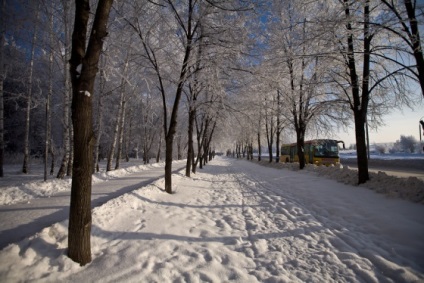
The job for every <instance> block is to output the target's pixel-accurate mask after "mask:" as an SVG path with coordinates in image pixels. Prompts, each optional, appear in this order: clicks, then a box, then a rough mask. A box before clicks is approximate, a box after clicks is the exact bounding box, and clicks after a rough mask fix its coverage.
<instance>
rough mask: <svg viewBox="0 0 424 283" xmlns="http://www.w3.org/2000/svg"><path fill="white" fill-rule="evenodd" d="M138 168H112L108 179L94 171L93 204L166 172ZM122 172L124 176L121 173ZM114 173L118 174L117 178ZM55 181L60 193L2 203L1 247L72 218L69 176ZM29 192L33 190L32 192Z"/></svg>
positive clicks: (178, 164) (177, 167)
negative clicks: (113, 169) (129, 170)
mask: <svg viewBox="0 0 424 283" xmlns="http://www.w3.org/2000/svg"><path fill="white" fill-rule="evenodd" d="M184 166H185V162H183V161H177V162H174V164H173V168H174V170H181V168H183V167H184ZM131 168H133V169H134V168H137V167H130V169H131ZM138 168H142V170H141V171H136V172H135V173H134V172H133V173H131V172H128V171H127V170H125V169H122V170H116V171H112V172H110V173H109V174H108V178H107V179H105V180H100V179H99V176H98V175H97V176H96V175H95V176H94V177H93V181H94V184H93V186H92V194H91V206H92V207H97V206H100V205H102V204H103V203H105V202H106V201H108V200H110V199H113V198H116V197H118V196H120V195H122V194H125V193H127V192H130V191H132V190H135V189H137V188H140V187H142V186H146V185H148V184H150V183H152V182H153V181H155V180H157V179H159V178H161V177H163V174H164V170H163V166H154V167H153V166H150V167H148V166H145V165H141V166H139V167H138ZM119 171H124V172H119ZM122 173H124V176H122V175H121V174H122ZM114 175H115V176H116V177H117V178H114V177H113V176H114ZM37 183H43V182H41V181H40V182H36V183H34V185H36V184H37ZM52 184H53V186H54V185H57V184H61V185H62V186H63V189H59V192H58V193H56V194H54V195H52V196H49V197H38V198H32V199H30V200H28V201H25V202H19V203H16V204H12V205H0V223H1V226H0V249H2V248H4V247H5V246H7V245H8V244H10V243H13V242H16V241H19V240H22V239H24V238H26V237H29V236H31V235H33V234H35V233H37V232H39V231H40V230H41V229H42V228H43V227H47V226H50V225H52V224H54V223H56V222H59V221H63V220H65V219H68V218H69V203H70V195H71V192H70V186H71V184H70V179H69V180H53V182H51V183H50V184H48V183H47V185H50V186H51V185H52ZM23 187H24V186H23ZM35 191H36V190H35ZM29 194H34V193H33V192H29Z"/></svg>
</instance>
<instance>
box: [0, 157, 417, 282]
mask: <svg viewBox="0 0 424 283" xmlns="http://www.w3.org/2000/svg"><path fill="white" fill-rule="evenodd" d="M264 165H267V166H264ZM156 166H163V164H159V165H156ZM276 166H278V167H284V168H275V167H276ZM306 169H307V170H302V171H299V170H297V169H296V168H295V167H293V166H292V165H290V164H288V165H283V164H279V165H275V164H273V165H272V166H269V164H267V163H266V162H263V163H262V164H258V162H251V161H246V160H237V159H226V158H219V157H218V158H216V159H214V160H213V161H211V162H210V164H208V165H207V166H206V167H205V168H204V169H203V170H199V171H198V173H196V174H195V175H193V176H192V178H188V177H185V176H184V171H183V170H182V171H180V172H178V173H176V174H174V175H173V189H174V192H175V193H174V194H172V195H169V194H166V193H165V192H164V179H163V178H161V179H159V180H157V181H155V182H153V183H151V184H150V185H147V186H144V187H141V188H139V189H136V190H134V191H132V192H130V193H126V194H124V195H121V196H120V197H117V198H115V199H112V200H110V201H108V202H107V203H105V204H103V205H102V206H100V207H96V208H94V209H93V213H92V214H93V225H92V240H91V245H92V258H93V260H92V262H91V263H89V264H87V265H86V266H83V267H81V266H79V265H78V264H77V263H74V262H73V261H71V260H70V259H69V258H68V257H67V256H66V248H67V226H68V223H67V221H63V222H59V223H56V224H54V225H52V226H49V227H45V228H43V227H42V226H40V230H41V231H40V232H39V233H37V234H35V235H33V236H32V237H30V238H27V239H25V240H23V241H21V242H17V243H14V244H10V245H9V246H7V247H6V248H4V249H3V250H1V251H0V281H1V282H22V281H32V280H34V281H37V282H39V281H42V282H57V281H61V282H229V281H233V282H380V281H381V282H423V281H424V241H423V239H424V218H423V217H422V216H423V215H424V205H422V204H423V198H422V197H421V199H420V200H418V199H414V197H411V196H416V194H417V190H418V191H419V192H418V193H419V194H421V196H422V191H423V190H424V186H423V183H422V181H419V180H418V181H417V182H418V185H417V186H416V185H415V183H413V182H412V183H411V182H409V181H406V183H397V182H395V181H394V180H393V179H391V177H390V176H387V175H386V176H378V174H376V175H374V174H372V175H371V181H370V184H371V185H370V186H371V187H372V189H369V188H367V187H366V186H355V185H352V184H350V182H351V181H350V180H351V178H352V177H351V175H350V174H351V172H350V171H352V172H353V170H350V169H349V168H347V167H345V168H342V167H341V166H340V168H339V167H316V166H307V168H306ZM141 170H149V168H146V167H145V166H132V167H129V168H127V169H122V170H120V171H115V172H113V173H109V174H106V173H101V174H97V175H95V178H94V179H95V180H96V182H103V181H107V179H108V178H119V177H121V176H124V175H126V174H131V173H134V172H138V171H141ZM331 172H333V173H331ZM111 174H114V175H113V176H112V175H111ZM353 174H355V173H353ZM380 175H381V174H380ZM376 178H379V179H378V180H379V181H378V182H377V181H376V182H374V183H373V180H374V179H376ZM333 179H337V180H333ZM385 179H390V180H389V181H387V182H383V180H385ZM397 179H401V178H397ZM49 182H50V181H49ZM399 182H400V181H399ZM419 182H421V183H419ZM380 183H383V184H382V185H381V186H380V185H379V184H380ZM391 183H393V184H394V185H393V186H394V187H396V189H387V186H388V184H391ZM37 184H38V185H39V186H40V187H43V191H44V193H35V192H33V193H27V196H26V198H25V201H27V200H28V199H29V198H31V197H42V196H45V195H47V194H48V193H47V192H49V191H50V193H51V194H52V195H53V194H54V191H55V190H57V188H56V189H53V187H54V186H47V185H45V186H43V185H42V184H43V183H42V182H35V183H33V184H32V185H31V186H30V185H27V186H26V187H25V190H26V191H27V192H29V191H37V189H36V188H37ZM56 186H57V187H59V186H60V185H57V184H56ZM62 186H63V188H62V189H63V190H66V189H68V190H69V181H66V180H65V181H64V183H63V184H62ZM420 186H421V187H420ZM50 188H51V189H50ZM411 188H413V189H411ZM419 188H421V190H420V189H419ZM2 190H3V189H2ZM394 190H395V191H397V192H398V193H393V191H394ZM375 191H378V192H381V193H376V192H375ZM15 192H16V191H15ZM14 197H15V198H17V199H19V194H18V193H16V194H15V195H14ZM400 198H404V199H400ZM52 201H54V198H52ZM417 201H418V202H419V203H417Z"/></svg>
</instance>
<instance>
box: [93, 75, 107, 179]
mask: <svg viewBox="0 0 424 283" xmlns="http://www.w3.org/2000/svg"><path fill="white" fill-rule="evenodd" d="M104 84H105V78H104V70H100V78H99V89H100V93H99V96H98V104H97V105H98V106H97V129H96V145H95V146H94V169H93V173H94V171H96V172H99V171H100V165H99V151H100V139H101V137H102V132H103V90H104Z"/></svg>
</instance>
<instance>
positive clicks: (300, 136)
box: [296, 126, 305, 169]
mask: <svg viewBox="0 0 424 283" xmlns="http://www.w3.org/2000/svg"><path fill="white" fill-rule="evenodd" d="M296 139H297V156H298V158H299V168H300V169H303V168H305V150H304V148H305V129H304V127H302V126H300V128H298V129H296Z"/></svg>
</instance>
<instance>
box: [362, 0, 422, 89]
mask: <svg viewBox="0 0 424 283" xmlns="http://www.w3.org/2000/svg"><path fill="white" fill-rule="evenodd" d="M380 1H381V2H382V3H383V4H384V5H385V6H386V8H387V9H388V10H389V11H390V13H391V14H392V16H393V17H394V19H392V17H388V20H386V21H385V22H383V23H381V22H375V23H374V22H371V23H370V25H373V24H375V25H377V26H379V27H382V28H384V29H385V30H388V31H389V32H390V33H391V34H394V35H396V36H397V37H399V38H400V39H401V40H402V41H403V42H404V43H406V45H407V47H408V48H409V50H408V51H406V50H404V51H406V53H409V54H411V55H412V56H413V57H414V59H415V62H416V71H414V70H413V69H412V68H410V67H408V69H409V70H411V73H412V74H413V75H414V76H415V77H416V78H417V80H418V81H419V84H420V86H421V93H422V95H423V96H424V55H423V49H422V46H421V37H420V29H419V25H420V23H422V21H423V17H424V14H423V10H422V7H421V10H420V9H418V5H420V4H419V2H418V1H416V0H403V4H404V6H403V7H402V5H401V3H400V2H401V1H389V0H380ZM421 5H422V4H421ZM417 12H418V14H417ZM402 49H404V48H403V46H402V47H401V48H400V50H402ZM397 63H399V64H403V62H401V61H398V62H397Z"/></svg>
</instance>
